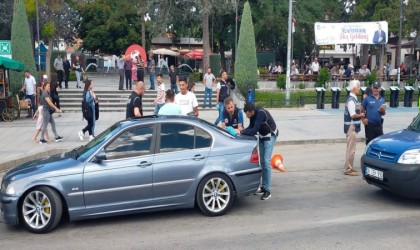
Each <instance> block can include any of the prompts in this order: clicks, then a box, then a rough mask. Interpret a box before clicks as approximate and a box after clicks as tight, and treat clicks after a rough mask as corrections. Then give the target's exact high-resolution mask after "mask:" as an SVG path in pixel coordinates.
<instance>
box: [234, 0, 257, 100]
mask: <svg viewBox="0 0 420 250" xmlns="http://www.w3.org/2000/svg"><path fill="white" fill-rule="evenodd" d="M239 32H240V33H239V41H238V51H237V52H236V60H235V80H236V83H237V86H238V89H239V90H240V91H241V92H242V93H243V94H244V93H246V88H247V87H248V88H256V87H257V81H258V72H257V69H258V65H257V64H258V63H257V50H256V47H255V34H254V25H253V24H252V16H251V7H250V6H249V3H248V1H247V2H245V4H244V11H243V13H242V19H241V28H240V31H239Z"/></svg>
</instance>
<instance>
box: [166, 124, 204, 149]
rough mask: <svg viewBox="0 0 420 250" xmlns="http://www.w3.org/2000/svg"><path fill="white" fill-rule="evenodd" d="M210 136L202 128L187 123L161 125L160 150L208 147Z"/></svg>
mask: <svg viewBox="0 0 420 250" xmlns="http://www.w3.org/2000/svg"><path fill="white" fill-rule="evenodd" d="M210 145H211V136H210V135H209V134H208V133H207V132H205V131H204V130H202V129H200V128H197V127H194V126H192V125H187V124H177V123H164V124H162V125H161V133H160V152H172V151H181V150H188V149H194V148H204V147H210Z"/></svg>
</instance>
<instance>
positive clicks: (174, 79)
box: [169, 65, 178, 94]
mask: <svg viewBox="0 0 420 250" xmlns="http://www.w3.org/2000/svg"><path fill="white" fill-rule="evenodd" d="M169 79H170V81H171V89H172V90H173V91H174V92H175V94H178V86H177V85H176V83H177V82H178V73H176V70H175V67H174V65H171V69H170V71H169Z"/></svg>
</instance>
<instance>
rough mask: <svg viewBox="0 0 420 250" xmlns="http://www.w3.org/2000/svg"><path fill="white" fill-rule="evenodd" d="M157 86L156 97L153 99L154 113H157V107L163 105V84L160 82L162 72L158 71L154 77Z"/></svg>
mask: <svg viewBox="0 0 420 250" xmlns="http://www.w3.org/2000/svg"><path fill="white" fill-rule="evenodd" d="M156 80H157V83H158V86H157V97H156V99H155V100H154V101H153V104H154V105H155V110H154V111H153V114H154V115H157V114H158V113H159V109H160V108H161V107H162V106H163V105H165V84H164V83H163V82H162V74H161V73H159V74H158V75H157V77H156Z"/></svg>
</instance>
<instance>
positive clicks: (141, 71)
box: [137, 68, 144, 82]
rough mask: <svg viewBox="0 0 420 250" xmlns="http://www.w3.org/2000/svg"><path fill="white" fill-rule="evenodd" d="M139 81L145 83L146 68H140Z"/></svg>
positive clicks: (138, 71) (138, 72)
mask: <svg viewBox="0 0 420 250" xmlns="http://www.w3.org/2000/svg"><path fill="white" fill-rule="evenodd" d="M137 81H142V82H144V68H139V69H138V70H137Z"/></svg>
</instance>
